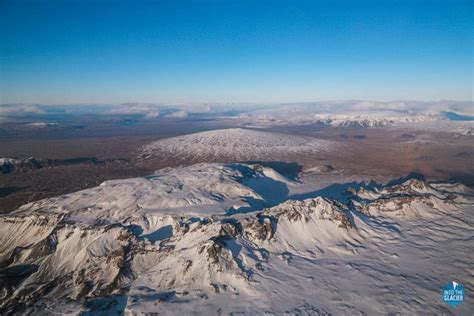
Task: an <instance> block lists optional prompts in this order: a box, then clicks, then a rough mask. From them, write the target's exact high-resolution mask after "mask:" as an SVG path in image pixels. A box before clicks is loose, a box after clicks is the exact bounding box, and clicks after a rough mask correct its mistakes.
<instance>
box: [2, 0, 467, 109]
mask: <svg viewBox="0 0 474 316" xmlns="http://www.w3.org/2000/svg"><path fill="white" fill-rule="evenodd" d="M472 12H473V7H472V2H469V1H384V0H380V1H373V2H369V1H324V2H323V1H154V2H144V1H133V2H127V1H114V2H111V1H10V0H2V1H0V23H1V27H0V38H1V41H0V103H19V102H24V103H51V104H55V103H58V104H61V103H121V102H164V103H188V102H190V103H199V102H290V101H295V102H296V101H317V100H331V99H332V100H334V99H339V100H341V99H370V100H400V99H405V100H407V99H413V100H439V99H453V100H472V80H473V79H472V67H473V59H472V53H473V51H472V50H473V13H472Z"/></svg>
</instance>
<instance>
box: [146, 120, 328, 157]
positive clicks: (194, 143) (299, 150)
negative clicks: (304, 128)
mask: <svg viewBox="0 0 474 316" xmlns="http://www.w3.org/2000/svg"><path fill="white" fill-rule="evenodd" d="M336 147H337V146H336V144H335V143H333V142H330V141H327V140H322V139H317V138H313V137H305V136H294V135H287V134H280V133H271V132H263V131H255V130H251V129H242V128H229V129H221V130H214V131H207V132H200V133H195V134H190V135H184V136H178V137H172V138H167V139H163V140H159V141H156V142H152V143H151V144H148V145H146V146H144V147H143V149H142V156H144V157H169V156H170V155H171V156H173V157H176V159H183V160H203V159H206V161H219V160H225V159H229V160H232V161H243V160H249V159H261V160H265V159H266V160H268V159H271V160H274V159H275V157H285V156H289V155H293V154H310V155H318V154H321V153H324V152H327V151H329V150H334V149H335V148H336Z"/></svg>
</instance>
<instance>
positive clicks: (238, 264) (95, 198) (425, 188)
mask: <svg viewBox="0 0 474 316" xmlns="http://www.w3.org/2000/svg"><path fill="white" fill-rule="evenodd" d="M197 170H198V171H197ZM199 170H200V171H199ZM216 170H218V171H219V173H218V176H216V175H215V174H214V172H216ZM175 171H176V173H174V176H166V175H165V174H158V175H155V176H154V177H152V178H151V179H157V181H158V182H159V184H157V185H148V184H147V185H143V186H141V187H140V188H141V190H142V191H137V187H133V188H134V189H135V191H133V192H132V193H133V194H130V192H129V191H127V190H125V189H124V188H130V185H129V184H130V183H132V184H133V183H136V182H135V181H131V180H121V181H114V182H112V183H109V182H108V183H107V184H105V185H102V186H100V187H99V188H97V189H96V190H86V191H82V192H78V193H74V194H71V195H68V196H63V197H58V198H54V199H49V200H44V201H40V202H37V203H32V204H30V205H27V206H25V207H22V208H21V209H19V210H18V211H17V212H14V213H12V214H10V215H4V216H1V217H0V312H1V313H12V312H25V311H26V312H35V311H39V310H40V309H41V308H42V306H44V304H48V306H52V307H51V308H52V310H56V308H57V306H58V304H59V305H60V304H76V305H75V306H76V307H77V306H79V307H77V308H79V310H83V311H87V310H91V309H94V308H95V307H91V306H92V305H91V303H90V302H91V300H92V301H93V300H95V299H106V298H107V299H111V298H113V297H119V296H129V301H128V303H127V304H128V305H127V306H129V308H131V309H132V310H133V308H134V306H135V305H134V304H138V303H137V302H136V301H135V299H134V297H135V298H136V297H140V298H142V299H143V298H144V297H149V298H150V300H151V299H152V300H153V301H154V302H157V303H166V302H168V301H172V300H177V298H176V296H177V295H181V296H187V295H189V299H190V300H192V299H204V300H207V299H209V298H210V297H211V296H212V295H217V294H225V293H227V294H226V295H235V296H239V295H240V296H244V295H250V296H251V297H253V298H258V297H259V295H260V294H259V293H256V290H255V286H256V285H255V284H256V281H255V275H256V274H263V276H265V273H267V271H268V270H269V269H271V267H270V268H269V264H270V263H269V262H270V261H272V260H280V261H282V262H284V264H285V267H286V266H287V265H288V264H291V262H292V260H293V258H294V257H296V256H299V257H301V258H307V260H309V261H311V260H316V259H318V258H319V257H320V256H322V255H323V254H325V253H331V252H333V253H335V254H336V255H337V256H339V255H341V253H343V254H344V255H353V254H355V253H357V251H358V249H359V248H363V247H364V245H363V243H364V242H368V239H367V238H369V237H367V236H378V234H380V230H382V232H383V233H385V230H384V229H385V226H384V224H381V223H379V222H378V217H400V218H420V217H422V218H429V217H431V216H439V215H440V214H442V213H443V212H444V213H446V212H447V211H455V210H457V209H458V207H460V206H461V205H464V204H465V203H471V205H472V201H471V200H469V199H470V198H469V197H468V193H466V192H468V191H469V190H468V189H467V188H462V187H460V186H459V185H455V184H436V185H434V184H433V185H431V184H428V183H426V182H424V181H420V180H409V181H407V182H405V183H402V184H400V185H395V186H385V187H378V186H373V187H370V188H365V189H363V190H351V191H350V192H351V194H350V195H349V199H350V200H349V202H347V203H346V202H341V201H336V200H332V199H329V198H324V197H315V198H310V199H306V200H302V201H298V200H287V201H285V202H283V203H281V204H278V205H276V206H273V207H267V208H262V209H260V210H255V211H249V212H241V213H239V212H236V213H232V214H229V213H226V212H225V210H222V211H221V212H220V213H216V212H214V213H212V212H211V213H209V212H208V211H207V212H202V213H198V212H196V209H207V208H211V207H212V206H213V205H214V204H213V203H217V202H219V203H221V202H222V203H224V204H225V205H227V204H226V203H227V201H228V200H227V199H230V200H231V202H232V203H234V202H235V200H236V198H239V199H242V198H243V197H244V196H248V195H252V196H254V197H260V195H259V194H257V193H256V189H255V187H256V186H255V183H258V181H260V180H259V179H261V178H262V177H264V175H263V174H264V173H265V174H267V175H272V177H273V178H272V179H273V180H272V181H275V180H274V179H280V178H279V176H278V175H276V174H272V173H271V172H270V171H269V170H268V169H265V168H262V167H259V166H246V165H240V166H239V167H238V168H237V167H235V168H229V167H228V166H227V167H226V166H224V167H218V166H217V165H210V166H206V165H198V166H195V167H192V168H188V169H185V168H184V169H183V168H182V169H176V170H175ZM169 172H171V171H169ZM190 172H191V173H192V172H196V173H197V174H201V176H198V175H197V174H190ZM206 181H207V182H206ZM264 183H265V184H268V183H274V182H268V181H267V182H264ZM278 183H281V182H278ZM125 184H126V185H125ZM190 185H192V186H195V187H197V186H199V188H198V189H196V190H195V191H192V192H191V191H187V190H188V186H190ZM219 185H220V187H219ZM252 186H253V187H252ZM218 187H219V188H218ZM105 188H107V189H105ZM226 188H228V190H227V189H226ZM167 189H169V191H170V193H166V192H167V191H166V190H167ZM114 190H117V191H114ZM147 190H152V191H153V192H152V193H150V192H148V191H147ZM154 190H162V191H160V192H158V193H157V192H154ZM216 190H217V191H219V190H221V191H219V192H221V193H220V194H219V195H218V196H216V195H215V192H216ZM183 191H184V192H183ZM208 191H209V192H208ZM189 192H191V193H192V194H193V198H190V196H191V195H189V194H191V193H189ZM229 192H230V193H229ZM459 192H462V193H459ZM76 194H78V195H79V196H78V197H77V199H76V197H75V195H76ZM114 194H115V196H117V197H119V198H124V201H125V202H126V203H123V204H120V203H117V201H114V200H112V199H111V197H113V196H114ZM147 194H153V196H159V198H157V199H155V200H154V201H155V204H153V205H154V207H155V209H151V208H145V207H143V206H144V205H148V207H150V205H152V204H151V203H148V204H145V203H143V201H148V200H147V198H146V195H147ZM183 194H184V196H185V197H186V199H185V201H188V202H189V203H188V204H187V205H186V203H181V202H182V201H184V200H183V199H182V197H183ZM239 194H242V196H240V195H239ZM104 195H105V196H106V197H105V198H104ZM109 195H110V196H109ZM124 196H125V197H124ZM129 197H133V198H134V199H132V198H129ZM176 201H178V202H179V203H177V202H176ZM203 201H204V202H203ZM466 201H467V202H466ZM470 201H471V202H470ZM132 202H133V203H135V204H133V203H132ZM160 203H162V204H161V206H163V210H161V209H160ZM180 203H181V204H180ZM463 203H464V204H463ZM169 205H176V207H177V208H176V211H175V213H172V212H171V213H170V212H169V211H168V210H167V207H168V206H169ZM186 207H189V208H188V209H186ZM178 209H181V210H188V212H189V213H183V212H178V211H177V210H178ZM165 210H166V211H165ZM363 214H365V215H369V216H370V220H367V217H366V216H364V215H363ZM381 222H383V221H381ZM374 223H375V224H374ZM377 238H379V237H377ZM379 239H380V238H379ZM280 261H278V262H280ZM308 264H309V263H308ZM274 267H275V266H274ZM260 281H261V279H260Z"/></svg>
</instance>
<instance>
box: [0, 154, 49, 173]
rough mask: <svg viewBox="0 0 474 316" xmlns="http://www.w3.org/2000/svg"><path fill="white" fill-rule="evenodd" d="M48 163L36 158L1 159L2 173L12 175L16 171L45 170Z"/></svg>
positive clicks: (0, 170) (0, 168)
mask: <svg viewBox="0 0 474 316" xmlns="http://www.w3.org/2000/svg"><path fill="white" fill-rule="evenodd" d="M45 163H46V161H44V160H43V159H39V158H36V157H29V158H24V159H17V158H6V157H3V158H0V173H3V174H5V173H10V172H14V171H26V170H33V169H40V168H43V166H44V165H45Z"/></svg>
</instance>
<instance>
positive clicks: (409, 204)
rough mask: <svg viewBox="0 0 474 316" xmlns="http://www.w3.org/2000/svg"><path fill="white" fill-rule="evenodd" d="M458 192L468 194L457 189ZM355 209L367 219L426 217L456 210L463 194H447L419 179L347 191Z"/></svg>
mask: <svg viewBox="0 0 474 316" xmlns="http://www.w3.org/2000/svg"><path fill="white" fill-rule="evenodd" d="M457 189H458V191H461V192H466V191H468V189H467V188H465V187H459V185H458V188H457ZM348 192H349V193H350V194H352V195H353V198H354V200H353V201H352V202H353V204H354V205H355V206H356V210H357V211H360V212H362V213H364V214H366V215H371V216H388V217H403V218H430V217H434V216H439V215H440V214H442V213H444V212H445V211H449V210H452V209H455V208H456V204H457V203H462V202H463V201H464V200H465V197H464V194H463V193H455V192H449V191H447V190H445V189H443V187H442V186H439V187H438V188H436V187H434V186H432V185H431V184H429V183H427V182H425V181H423V180H419V179H409V180H407V181H405V182H404V183H401V184H397V185H393V186H385V187H380V188H378V187H374V188H361V189H359V190H354V189H349V190H348Z"/></svg>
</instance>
